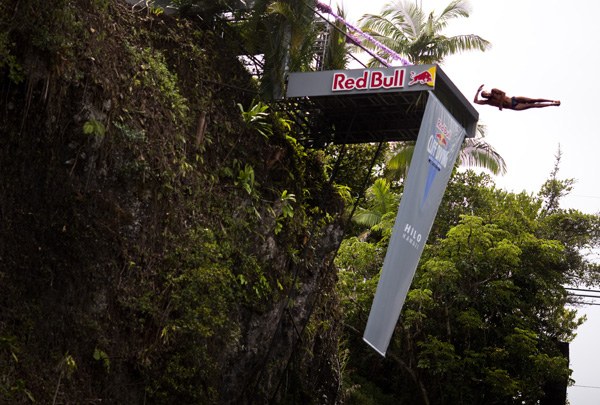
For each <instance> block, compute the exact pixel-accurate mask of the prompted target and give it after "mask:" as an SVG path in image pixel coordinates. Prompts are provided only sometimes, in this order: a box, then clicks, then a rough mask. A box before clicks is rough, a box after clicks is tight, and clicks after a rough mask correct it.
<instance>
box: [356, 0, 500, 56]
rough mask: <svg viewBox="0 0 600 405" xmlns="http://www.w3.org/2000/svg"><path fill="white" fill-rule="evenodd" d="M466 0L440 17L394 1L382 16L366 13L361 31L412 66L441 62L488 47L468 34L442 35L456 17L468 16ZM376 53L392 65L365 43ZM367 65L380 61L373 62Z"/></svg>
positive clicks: (404, 0)
mask: <svg viewBox="0 0 600 405" xmlns="http://www.w3.org/2000/svg"><path fill="white" fill-rule="evenodd" d="M469 14H470V6H469V2H468V1H467V0H454V1H452V2H451V3H450V4H448V6H447V7H446V8H445V9H444V10H443V11H442V12H441V13H440V14H439V15H437V16H436V15H435V14H434V13H433V12H432V13H429V14H427V13H425V12H424V11H423V9H422V8H421V7H420V6H419V5H418V4H417V2H413V1H409V0H396V1H393V2H391V3H388V4H387V5H386V6H385V7H384V8H383V10H382V12H381V14H366V15H365V16H363V18H362V19H361V23H362V29H363V30H364V31H366V32H368V33H369V34H370V35H372V36H373V37H374V38H375V39H377V40H378V41H379V42H381V43H382V44H384V45H385V46H387V47H388V48H390V49H392V50H393V51H395V52H397V53H399V54H401V55H404V56H406V58H407V59H408V60H409V61H410V62H411V63H414V64H416V65H417V64H430V63H441V62H442V61H443V60H444V59H445V58H446V57H447V56H449V55H452V54H455V53H457V52H463V51H470V50H480V51H485V50H487V49H489V48H490V47H491V45H490V43H489V42H488V41H486V40H485V39H483V38H481V37H479V36H477V35H473V34H469V35H457V36H452V37H447V36H445V35H443V34H442V33H441V32H442V31H443V30H444V29H445V28H446V27H447V26H448V24H449V22H450V21H451V20H453V19H456V18H459V17H469ZM365 45H366V46H367V47H369V48H371V49H373V50H374V51H378V53H379V56H381V57H382V58H383V59H385V60H387V61H389V62H391V57H390V56H389V55H388V54H386V53H382V52H381V51H380V50H379V49H378V48H377V47H376V46H375V45H373V44H371V43H366V44H365ZM370 64H371V65H372V66H378V65H379V64H380V62H378V61H377V60H376V59H372V60H371V62H370Z"/></svg>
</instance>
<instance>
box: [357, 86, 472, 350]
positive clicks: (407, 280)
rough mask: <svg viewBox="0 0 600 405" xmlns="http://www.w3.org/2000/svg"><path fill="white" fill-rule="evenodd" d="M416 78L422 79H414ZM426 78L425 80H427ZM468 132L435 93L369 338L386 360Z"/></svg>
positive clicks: (375, 302)
mask: <svg viewBox="0 0 600 405" xmlns="http://www.w3.org/2000/svg"><path fill="white" fill-rule="evenodd" d="M411 80H416V81H418V80H421V79H420V78H419V76H417V75H414V76H413V77H412V79H411ZM424 80H425V79H424ZM465 135H466V131H465V129H464V128H463V127H462V126H461V125H460V124H459V123H458V122H457V121H456V120H455V119H454V117H453V116H452V115H451V114H450V113H449V112H448V110H446V108H445V107H444V106H443V105H442V103H440V101H439V100H438V99H437V98H436V97H435V95H434V94H433V92H429V98H428V100H427V106H426V108H425V114H424V115H423V120H422V122H421V128H420V130H419V135H418V138H417V145H416V147H415V151H414V154H413V157H412V161H411V163H410V169H409V172H408V176H407V179H406V183H405V186H404V193H403V195H402V200H401V201H400V206H399V207H398V214H397V216H396V222H395V223H394V229H393V231H392V236H391V238H390V244H389V246H388V250H387V253H386V256H385V260H384V262H383V268H382V270H381V274H380V278H379V283H378V285H377V291H376V293H375V299H374V300H373V304H372V306H371V312H370V314H369V319H368V321H367V327H366V329H365V333H364V335H363V339H364V341H365V342H367V343H368V344H369V345H370V346H371V347H373V349H375V350H376V351H377V352H378V353H379V354H381V355H382V356H385V352H386V351H387V348H388V345H389V343H390V339H391V337H392V334H393V332H394V328H395V327H396V323H397V322H398V317H399V316H400V312H401V311H402V306H403V305H404V300H405V298H406V295H407V293H408V290H409V288H410V285H411V283H412V280H413V277H414V274H415V270H416V269H417V265H418V264H419V259H420V258H421V254H422V253H423V248H424V247H425V242H426V241H427V237H428V236H429V232H430V231H431V226H432V225H433V220H434V219H435V216H436V214H437V211H438V208H439V206H440V202H441V201H442V197H443V196H444V192H445V191H446V186H447V185H448V180H449V179H450V174H451V173H452V169H453V167H454V164H455V163H456V159H457V157H458V153H459V151H460V147H461V144H462V142H463V139H464V138H465Z"/></svg>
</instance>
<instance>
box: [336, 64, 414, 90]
mask: <svg viewBox="0 0 600 405" xmlns="http://www.w3.org/2000/svg"><path fill="white" fill-rule="evenodd" d="M400 87H404V69H394V71H393V72H392V74H391V75H387V76H386V75H385V72H381V71H373V70H365V71H364V72H363V74H362V75H361V76H360V77H358V78H356V77H348V76H346V74H344V73H335V74H334V75H333V84H332V86H331V90H332V91H350V90H369V89H395V88H400Z"/></svg>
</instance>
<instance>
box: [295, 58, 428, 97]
mask: <svg viewBox="0 0 600 405" xmlns="http://www.w3.org/2000/svg"><path fill="white" fill-rule="evenodd" d="M436 72H437V66H436V65H415V66H402V67H389V68H370V69H351V70H324V71H320V72H294V73H290V74H289V76H288V84H287V91H286V97H316V96H328V95H341V94H361V93H369V92H371V93H377V92H388V91H391V92H403V91H426V90H432V89H433V88H434V87H435V80H436V77H435V76H436Z"/></svg>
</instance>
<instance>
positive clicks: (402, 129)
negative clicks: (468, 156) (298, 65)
mask: <svg viewBox="0 0 600 405" xmlns="http://www.w3.org/2000/svg"><path fill="white" fill-rule="evenodd" d="M431 93H433V94H435V96H436V97H437V98H438V99H439V101H440V102H441V103H442V104H443V105H444V107H445V108H446V109H447V110H448V112H449V113H450V114H451V115H452V116H453V117H454V118H455V119H456V120H457V121H458V123H459V124H460V125H461V126H462V127H463V128H465V130H466V132H467V135H466V136H467V137H469V138H472V137H474V136H475V132H476V129H477V121H478V119H479V114H478V112H477V111H476V110H475V109H474V108H473V106H472V105H471V103H470V102H469V101H468V100H467V99H466V98H465V97H464V96H463V94H462V93H461V92H460V91H459V90H458V88H457V87H456V86H455V85H454V83H452V81H451V80H450V78H449V77H448V76H447V75H446V73H445V72H444V71H443V70H442V69H441V68H440V67H439V66H438V65H414V66H401V67H389V68H369V69H352V70H329V71H317V72H297V73H290V74H289V76H288V78H287V88H286V94H285V97H284V98H283V99H281V100H278V101H277V106H276V108H277V109H279V110H282V111H286V112H288V113H289V114H290V116H292V117H293V119H294V120H295V122H296V124H297V125H298V127H299V128H300V132H301V137H302V139H303V140H304V141H305V143H308V144H309V145H311V144H312V145H314V146H319V145H323V144H328V143H331V142H334V143H370V142H380V141H385V142H403V141H416V140H417V136H418V134H419V129H420V127H421V121H422V118H423V114H424V112H425V106H426V104H427V99H428V97H429V94H431Z"/></svg>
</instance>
